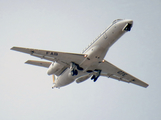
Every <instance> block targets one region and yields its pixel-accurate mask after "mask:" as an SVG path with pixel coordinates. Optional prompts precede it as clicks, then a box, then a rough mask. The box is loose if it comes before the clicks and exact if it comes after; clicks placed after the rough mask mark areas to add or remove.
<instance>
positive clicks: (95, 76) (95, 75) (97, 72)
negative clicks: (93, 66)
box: [91, 70, 101, 82]
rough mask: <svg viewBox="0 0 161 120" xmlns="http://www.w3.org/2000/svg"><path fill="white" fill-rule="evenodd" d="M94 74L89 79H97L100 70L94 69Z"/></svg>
mask: <svg viewBox="0 0 161 120" xmlns="http://www.w3.org/2000/svg"><path fill="white" fill-rule="evenodd" d="M95 72H96V74H94V75H93V76H92V77H91V80H93V81H94V82H96V81H97V79H98V78H99V76H100V74H101V70H95Z"/></svg>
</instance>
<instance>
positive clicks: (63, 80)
mask: <svg viewBox="0 0 161 120" xmlns="http://www.w3.org/2000/svg"><path fill="white" fill-rule="evenodd" d="M128 23H129V24H133V21H132V20H120V21H115V22H113V23H112V24H111V25H110V26H109V27H108V28H107V29H106V30H105V31H104V32H103V33H102V34H101V35H100V36H99V37H98V38H97V39H96V40H95V41H93V43H92V44H91V45H89V47H88V48H87V49H86V50H84V51H83V54H85V55H86V57H85V58H84V60H83V61H82V62H81V64H79V66H80V67H81V68H83V70H82V71H80V70H79V71H78V74H77V75H75V76H72V75H71V69H70V68H67V69H66V70H65V71H64V72H63V73H62V74H61V75H60V76H58V78H57V80H56V81H55V85H54V87H57V88H60V87H62V86H65V85H68V84H70V83H72V82H73V81H74V80H76V79H77V78H79V77H81V76H84V75H86V74H89V73H88V72H87V71H88V70H91V71H94V70H95V69H96V68H97V66H98V65H99V63H101V62H103V59H104V57H105V55H106V53H107V51H108V50H109V48H110V47H111V46H112V45H113V44H114V43H115V42H116V41H117V40H118V39H119V38H120V37H121V36H122V35H123V34H124V33H125V32H126V31H125V30H124V27H125V26H126V25H127V24H128Z"/></svg>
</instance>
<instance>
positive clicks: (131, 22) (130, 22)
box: [125, 19, 133, 25]
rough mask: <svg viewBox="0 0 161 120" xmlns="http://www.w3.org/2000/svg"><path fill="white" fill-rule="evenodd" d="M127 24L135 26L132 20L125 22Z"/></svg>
mask: <svg viewBox="0 0 161 120" xmlns="http://www.w3.org/2000/svg"><path fill="white" fill-rule="evenodd" d="M125 22H126V23H128V24H131V25H132V24H133V20H130V19H127V20H125Z"/></svg>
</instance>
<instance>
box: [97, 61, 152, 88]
mask: <svg viewBox="0 0 161 120" xmlns="http://www.w3.org/2000/svg"><path fill="white" fill-rule="evenodd" d="M98 69H100V70H102V72H101V76H106V77H109V78H113V79H116V80H119V81H124V82H127V83H133V84H136V85H139V86H142V87H145V88H146V87H148V86H149V85H148V84H147V83H145V82H143V81H141V80H139V79H138V78H136V77H134V76H132V75H130V74H129V73H127V72H125V71H123V70H121V69H120V68H118V67H116V66H114V65H113V64H111V63H109V62H108V61H106V60H105V61H104V62H103V63H101V64H100V65H99V67H98Z"/></svg>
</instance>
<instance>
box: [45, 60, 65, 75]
mask: <svg viewBox="0 0 161 120" xmlns="http://www.w3.org/2000/svg"><path fill="white" fill-rule="evenodd" d="M65 69H66V67H65V66H63V65H61V64H59V63H57V62H54V63H52V64H51V65H50V67H49V69H48V71H47V74H48V75H52V74H55V75H57V76H59V75H60V74H61V73H62V72H63V71H64V70H65Z"/></svg>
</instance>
